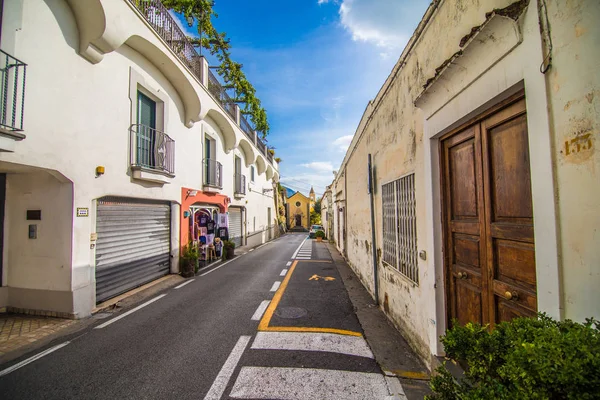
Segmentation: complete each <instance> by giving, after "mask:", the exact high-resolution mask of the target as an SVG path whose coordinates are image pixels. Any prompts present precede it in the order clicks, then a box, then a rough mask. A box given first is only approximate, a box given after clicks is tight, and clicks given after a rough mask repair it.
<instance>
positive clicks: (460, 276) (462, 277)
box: [456, 272, 468, 279]
mask: <svg viewBox="0 0 600 400" xmlns="http://www.w3.org/2000/svg"><path fill="white" fill-rule="evenodd" d="M456 275H457V276H458V279H467V277H468V274H467V273H466V272H459V273H458V274H456Z"/></svg>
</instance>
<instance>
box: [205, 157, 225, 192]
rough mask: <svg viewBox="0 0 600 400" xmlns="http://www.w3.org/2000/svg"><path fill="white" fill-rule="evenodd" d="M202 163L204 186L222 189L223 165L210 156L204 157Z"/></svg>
mask: <svg viewBox="0 0 600 400" xmlns="http://www.w3.org/2000/svg"><path fill="white" fill-rule="evenodd" d="M202 164H203V165H204V186H212V187H216V188H219V189H223V165H221V163H220V162H218V161H217V160H213V159H211V158H205V159H204V160H203V162H202Z"/></svg>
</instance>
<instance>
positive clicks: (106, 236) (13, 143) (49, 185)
mask: <svg viewBox="0 0 600 400" xmlns="http://www.w3.org/2000/svg"><path fill="white" fill-rule="evenodd" d="M2 3H3V10H2V20H1V24H2V25H1V37H0V48H1V50H2V53H1V59H0V64H1V65H0V70H1V72H2V76H1V78H2V97H1V103H2V110H1V112H2V115H1V116H0V117H1V118H0V120H1V124H2V126H1V130H0V151H1V152H0V203H1V204H0V210H2V211H0V212H2V213H3V215H0V224H2V227H1V228H2V229H0V232H1V235H2V236H1V237H0V245H1V246H2V248H1V264H0V265H1V274H0V277H1V287H0V308H2V307H7V308H13V309H20V310H28V312H35V313H40V314H46V313H49V312H57V313H60V315H64V316H69V317H74V318H80V317H84V316H87V315H89V314H90V312H91V310H92V309H93V307H94V306H95V304H96V303H97V302H98V301H101V300H104V299H106V298H110V297H112V296H115V295H117V294H119V293H122V292H124V291H126V290H128V289H131V288H133V287H135V286H138V285H140V284H142V283H145V282H148V281H151V280H153V279H156V278H158V277H161V276H163V275H166V274H168V273H177V272H178V271H179V267H178V265H179V263H178V261H179V257H178V255H179V250H180V248H181V247H182V246H183V245H185V244H186V243H187V242H188V240H189V239H190V233H191V232H192V230H191V228H190V225H191V221H192V219H193V216H194V212H198V211H199V210H202V211H199V212H204V213H208V214H213V216H216V214H226V213H227V214H228V224H229V226H228V228H229V231H228V233H229V236H230V238H232V239H234V240H235V241H236V242H237V244H238V245H244V244H248V245H255V244H258V243H262V242H264V241H266V240H269V239H270V238H271V237H273V236H274V235H275V231H276V230H275V226H276V212H275V209H274V202H273V182H275V181H276V180H277V179H278V166H277V163H276V162H275V161H274V160H273V156H272V154H269V152H268V150H267V148H266V146H265V144H264V142H262V141H261V140H260V139H259V138H258V137H257V134H256V132H254V131H253V130H252V128H251V127H250V125H249V124H248V122H247V121H246V120H245V119H244V117H243V116H241V115H240V111H239V108H238V107H237V105H234V104H233V103H228V102H227V95H226V94H225V92H224V90H223V89H222V88H221V86H220V85H219V83H218V81H217V80H216V79H215V77H214V76H213V75H212V73H211V72H210V70H209V69H208V64H207V62H206V61H205V59H204V58H203V57H200V56H198V54H197V53H196V51H195V50H194V49H193V47H192V46H191V45H190V44H189V43H188V42H187V41H186V40H185V35H184V34H183V33H182V31H181V30H180V28H179V27H178V26H177V25H176V24H175V22H174V20H173V18H172V17H171V16H170V15H169V14H168V12H167V10H166V9H164V8H163V7H162V5H161V4H160V3H159V2H157V1H153V2H140V1H136V0H86V1H80V0H56V1H39V0H10V1H4V2H2V1H0V5H2ZM138 7H139V8H138ZM25 64H26V65H25ZM23 99H24V101H23ZM13 116H14V118H13ZM193 234H194V235H197V233H193ZM196 238H197V237H196Z"/></svg>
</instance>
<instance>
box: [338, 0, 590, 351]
mask: <svg viewBox="0 0 600 400" xmlns="http://www.w3.org/2000/svg"><path fill="white" fill-rule="evenodd" d="M511 3H512V2H511V1H500V0H488V1H462V2H458V3H457V2H451V1H441V2H439V3H437V9H435V7H436V3H434V5H433V6H432V7H430V9H429V10H428V12H427V14H426V18H429V16H431V19H430V20H429V22H428V23H427V24H425V23H424V22H422V25H424V26H425V28H424V29H423V31H422V34H420V36H419V38H418V39H417V40H415V41H414V47H412V49H410V51H407V50H405V52H406V54H405V55H403V57H402V58H401V60H402V63H398V64H397V65H396V67H395V68H394V70H393V71H392V73H391V75H390V78H388V80H387V81H386V83H385V84H384V85H383V87H382V88H381V89H380V92H379V94H378V96H377V97H376V98H375V99H374V100H373V101H372V102H371V103H369V105H368V106H367V109H366V111H365V114H364V115H363V118H362V120H361V122H360V124H359V127H358V128H357V131H356V134H355V136H354V139H353V141H352V144H351V146H350V148H349V151H348V152H347V154H346V157H345V159H344V161H343V163H342V166H341V167H340V171H339V174H338V176H337V177H336V180H335V181H334V185H333V186H332V188H333V189H332V190H333V191H334V193H338V197H342V196H343V197H344V199H345V200H346V208H347V220H346V221H345V222H346V225H347V227H346V230H347V249H344V243H338V244H337V245H338V249H340V251H342V252H343V251H344V250H345V251H346V252H347V257H348V261H349V262H350V264H351V266H352V267H353V269H355V271H356V272H357V274H358V275H359V276H360V277H361V280H362V281H363V283H364V284H365V286H366V287H367V288H368V289H369V290H370V291H371V292H373V287H374V285H373V265H372V253H371V251H372V250H371V248H370V247H371V243H370V242H371V229H370V228H371V221H370V215H369V197H368V194H367V188H366V184H365V182H366V181H367V176H366V174H367V168H366V166H367V156H368V154H369V153H370V154H372V156H373V166H374V169H375V186H376V191H375V195H374V196H375V201H374V203H375V230H376V241H377V244H376V247H377V250H378V251H381V247H382V209H381V205H382V200H381V186H382V185H383V184H385V183H388V182H390V181H393V180H395V179H398V178H400V177H402V176H404V175H406V174H409V173H414V174H415V178H416V179H415V185H416V188H415V189H416V203H417V204H416V207H417V245H418V250H419V251H421V250H424V251H425V252H426V260H422V259H419V285H415V284H413V283H412V282H410V281H408V280H407V279H406V278H404V277H403V276H402V275H401V274H399V273H397V272H396V271H394V270H392V269H391V268H389V267H388V266H387V265H385V264H384V263H382V262H381V260H380V258H378V260H379V263H378V268H379V274H380V278H379V301H380V303H381V304H382V308H383V309H384V310H385V311H386V313H387V314H388V316H389V317H390V319H391V320H392V321H393V322H394V323H395V324H396V325H397V327H399V328H400V330H401V331H403V332H404V333H405V336H406V337H407V338H408V339H409V341H410V342H411V343H412V345H413V346H414V347H415V348H416V349H417V350H418V351H419V353H420V354H421V355H422V357H423V358H424V359H425V360H426V361H427V359H428V357H429V354H443V349H442V347H441V345H440V343H439V339H438V338H439V335H441V334H443V332H444V330H445V328H446V326H447V321H446V308H445V307H446V306H445V290H444V280H443V254H442V245H443V236H442V230H441V208H440V204H441V198H440V188H439V185H440V180H439V162H438V158H439V148H438V144H439V137H440V136H441V135H442V134H443V133H444V132H447V131H448V130H450V129H451V128H452V127H453V126H457V125H459V124H460V123H463V122H464V121H466V120H468V119H469V118H471V117H473V116H475V115H477V114H478V113H480V112H481V111H482V110H484V109H486V108H487V107H489V106H490V105H492V104H495V103H497V102H499V101H501V100H502V99H504V98H506V97H508V96H509V95H510V94H512V93H515V92H516V91H518V90H519V89H524V90H525V93H526V103H527V113H528V130H529V141H530V153H531V162H532V166H531V174H532V191H533V203H534V221H535V227H534V230H535V237H536V270H537V284H538V309H539V310H540V311H544V312H547V313H549V314H550V315H552V316H554V317H556V318H561V317H567V318H574V319H577V320H582V319H583V318H584V317H588V316H596V317H597V316H598V315H599V314H600V310H599V307H598V304H600V299H599V298H598V296H599V294H598V291H597V290H596V289H595V288H597V287H598V286H599V285H600V280H599V269H598V265H600V261H599V254H600V253H599V251H598V248H597V245H594V243H597V242H598V233H597V228H598V226H600V221H599V220H598V218H600V212H598V210H600V203H599V201H600V194H599V193H598V191H599V190H600V185H599V184H598V176H597V171H598V168H599V164H598V163H599V157H598V153H597V150H596V144H595V143H596V142H595V141H596V140H597V139H596V138H597V135H598V116H599V107H598V101H599V100H598V80H599V79H600V78H598V76H599V75H598V73H597V71H598V67H599V65H600V63H599V57H600V52H598V50H597V44H595V42H594V40H595V39H597V38H598V37H600V35H599V33H598V27H597V26H596V24H595V23H594V22H593V21H597V20H598V18H599V17H600V13H599V8H600V5H599V4H598V3H597V2H589V1H588V2H586V1H574V2H568V3H566V4H565V3H563V2H556V1H549V2H547V3H548V11H549V12H548V16H549V20H550V26H551V33H552V37H553V45H554V51H553V65H552V68H551V69H550V71H549V72H548V73H547V74H546V75H544V74H542V73H541V72H540V70H539V68H540V64H541V63H542V60H543V59H544V54H545V53H544V47H543V42H542V39H541V37H540V28H539V20H540V18H538V17H539V16H538V8H537V2H536V1H533V0H532V1H531V2H530V4H529V7H528V8H527V9H526V10H525V12H524V13H523V14H522V15H521V16H520V17H519V19H518V20H516V21H515V20H514V19H513V18H510V17H506V16H496V17H494V18H495V19H492V20H490V21H488V22H489V24H488V25H487V26H486V28H485V29H487V31H485V30H484V31H482V33H481V35H480V36H479V37H478V38H475V39H474V40H473V41H472V42H471V43H468V44H467V46H466V47H465V48H461V46H460V45H459V43H460V42H461V39H462V38H463V37H464V36H465V35H467V34H469V33H470V32H471V29H472V28H473V27H478V26H480V25H482V24H484V23H486V13H488V12H491V11H493V10H495V9H501V8H504V7H506V6H508V5H509V4H511ZM434 9H435V11H433V10H434ZM440 38H443V41H442V40H440ZM409 46H410V43H409ZM459 50H463V53H462V54H460V55H459V57H458V58H456V59H454V61H452V63H451V65H450V66H449V67H448V68H447V69H440V70H438V71H436V69H437V68H438V67H440V66H442V64H444V62H445V61H446V60H448V59H449V58H451V57H452V56H453V55H454V54H455V53H456V52H457V51H459ZM438 74H441V76H440V77H439V78H438V80H437V81H435V82H434V83H433V84H431V85H430V86H429V87H428V89H427V90H426V91H425V93H423V92H424V85H425V84H426V82H427V80H428V79H430V78H433V77H435V76H436V75H438ZM415 103H416V105H415ZM549 109H550V110H551V113H550V114H549V113H548V110H549ZM588 133H589V134H590V136H589V137H588V136H586V140H587V138H591V143H592V145H591V147H592V149H591V150H590V149H587V148H586V150H585V151H584V150H581V151H580V152H579V153H578V154H575V155H574V154H573V148H571V154H570V155H569V156H567V155H566V154H564V153H565V150H564V146H565V145H564V142H565V140H567V139H568V140H572V138H573V137H574V135H579V136H580V137H581V136H582V135H587V134H588ZM579 140H583V139H582V138H581V139H579ZM574 146H575V147H574V148H576V146H577V142H575V144H574ZM583 147H584V145H583V144H582V143H580V149H583ZM587 147H590V146H589V145H588V146H587ZM344 187H347V190H348V195H347V196H345V195H342V193H343V191H341V189H342V188H344ZM346 197H347V198H346ZM378 257H380V254H378Z"/></svg>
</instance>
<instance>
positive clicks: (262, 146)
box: [256, 139, 267, 156]
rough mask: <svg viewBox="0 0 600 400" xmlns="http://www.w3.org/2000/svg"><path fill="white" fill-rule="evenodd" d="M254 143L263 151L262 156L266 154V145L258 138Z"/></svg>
mask: <svg viewBox="0 0 600 400" xmlns="http://www.w3.org/2000/svg"><path fill="white" fill-rule="evenodd" d="M256 145H257V146H258V150H260V152H261V153H263V156H266V155H267V145H266V144H265V143H264V142H263V141H262V140H260V139H258V140H257V142H256Z"/></svg>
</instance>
